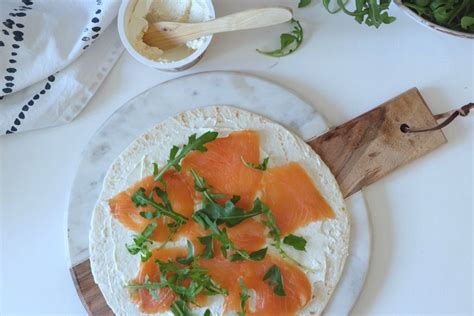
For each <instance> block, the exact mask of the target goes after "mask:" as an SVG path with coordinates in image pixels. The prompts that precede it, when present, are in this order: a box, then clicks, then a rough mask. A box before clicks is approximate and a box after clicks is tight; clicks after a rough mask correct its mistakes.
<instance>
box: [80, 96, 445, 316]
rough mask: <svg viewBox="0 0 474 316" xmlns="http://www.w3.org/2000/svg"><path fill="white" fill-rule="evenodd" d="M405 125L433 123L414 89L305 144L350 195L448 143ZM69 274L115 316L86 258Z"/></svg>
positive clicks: (97, 309) (95, 305)
mask: <svg viewBox="0 0 474 316" xmlns="http://www.w3.org/2000/svg"><path fill="white" fill-rule="evenodd" d="M404 123H405V124H408V125H409V126H413V127H431V126H435V125H436V120H435V119H434V117H433V114H432V113H431V111H430V109H429V108H428V106H427V105H426V103H425V101H424V100H423V98H422V96H421V95H420V93H419V91H418V90H417V89H416V88H413V89H411V90H408V91H407V92H405V93H403V94H401V95H399V96H398V97H396V98H394V99H392V100H390V101H387V102H386V103H384V104H382V105H380V106H379V107H377V108H375V109H373V110H371V111H369V112H367V113H365V114H362V115H361V116H359V117H357V118H355V119H353V120H351V121H349V122H347V123H345V124H343V125H341V126H338V127H336V128H334V129H331V130H330V131H328V132H327V133H325V134H323V135H321V136H319V137H316V138H313V139H311V140H309V141H308V142H307V143H308V144H309V145H310V146H311V147H312V148H313V149H314V150H315V151H316V152H317V153H318V154H319V155H320V156H321V157H322V159H323V160H324V162H325V163H326V164H327V165H328V167H329V168H330V169H331V171H332V172H333V174H334V175H335V177H336V179H337V181H338V183H339V185H340V187H341V191H342V193H343V195H344V197H348V196H350V195H352V194H354V193H355V192H357V191H359V190H361V189H362V188H364V187H366V186H368V185H370V184H372V183H374V182H376V181H377V180H379V179H381V178H382V177H384V176H386V175H387V174H389V173H390V172H392V171H394V170H395V169H397V168H399V167H401V166H403V165H405V164H407V163H409V162H410V161H413V160H415V159H417V158H419V157H421V156H423V155H425V154H427V153H429V152H431V151H432V150H434V149H436V148H438V147H439V146H441V145H442V144H445V143H446V142H447V140H446V137H445V136H444V134H443V132H442V131H441V130H438V131H434V132H429V133H419V134H405V133H403V132H402V131H401V129H400V126H401V124H404ZM71 274H72V277H73V279H74V283H75V286H76V289H77V292H78V294H79V296H80V298H81V300H82V302H83V304H84V306H85V308H86V310H87V312H88V313H89V314H90V315H100V316H102V315H104V316H108V315H113V313H112V311H111V310H110V308H109V307H108V305H107V303H106V301H105V299H104V297H103V295H102V293H101V292H100V289H99V287H98V286H97V285H96V284H95V282H94V279H93V276H92V272H91V269H90V262H89V260H86V261H84V262H82V263H80V264H78V265H76V266H74V267H72V268H71Z"/></svg>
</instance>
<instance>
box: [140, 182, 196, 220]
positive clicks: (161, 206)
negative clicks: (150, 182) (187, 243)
mask: <svg viewBox="0 0 474 316" xmlns="http://www.w3.org/2000/svg"><path fill="white" fill-rule="evenodd" d="M153 191H154V192H155V193H156V194H157V195H158V196H159V197H160V198H161V200H162V201H163V203H157V202H156V201H155V200H154V199H153V194H152V193H150V194H149V195H148V196H146V194H145V189H144V188H140V189H138V190H137V192H135V194H133V195H132V201H133V203H135V206H137V207H142V206H147V205H150V206H151V207H153V208H154V209H155V210H156V211H155V212H141V213H140V215H141V216H142V217H144V218H146V219H153V218H158V217H160V216H162V215H163V216H168V217H170V218H171V219H173V220H175V221H176V222H179V223H183V224H184V223H186V222H187V220H188V218H187V217H185V216H183V215H181V214H179V213H177V212H175V211H174V210H173V207H172V206H171V203H170V201H169V199H168V195H167V194H166V192H164V191H163V190H161V189H160V188H159V187H155V188H154V189H153Z"/></svg>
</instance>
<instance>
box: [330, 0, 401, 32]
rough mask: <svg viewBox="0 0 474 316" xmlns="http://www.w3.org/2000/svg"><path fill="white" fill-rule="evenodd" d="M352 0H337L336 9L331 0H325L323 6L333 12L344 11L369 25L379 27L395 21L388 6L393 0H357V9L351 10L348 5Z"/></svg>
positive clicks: (359, 21)
mask: <svg viewBox="0 0 474 316" xmlns="http://www.w3.org/2000/svg"><path fill="white" fill-rule="evenodd" d="M349 1H350V0H335V2H336V9H331V0H323V6H324V7H325V8H326V10H327V11H328V12H329V13H331V14H334V13H337V12H339V11H341V10H342V11H343V12H344V13H346V14H347V15H350V16H353V17H354V19H355V20H356V21H357V22H358V23H360V24H362V23H365V24H366V25H368V26H375V27H376V28H379V27H380V25H382V24H390V23H392V22H393V21H395V17H393V16H389V15H388V12H387V11H388V7H389V6H390V2H391V0H355V9H354V11H350V10H349V9H347V7H346V5H347V3H348V2H349Z"/></svg>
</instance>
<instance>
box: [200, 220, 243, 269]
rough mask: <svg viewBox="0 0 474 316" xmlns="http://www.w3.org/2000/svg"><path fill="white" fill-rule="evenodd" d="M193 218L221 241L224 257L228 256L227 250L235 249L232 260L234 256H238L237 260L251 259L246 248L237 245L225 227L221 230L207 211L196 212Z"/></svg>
mask: <svg viewBox="0 0 474 316" xmlns="http://www.w3.org/2000/svg"><path fill="white" fill-rule="evenodd" d="M192 218H193V220H194V221H195V222H196V223H198V224H199V225H200V226H201V227H203V228H204V229H209V230H210V231H211V237H212V238H213V239H215V240H217V241H219V242H220V244H221V252H222V255H223V256H224V258H227V251H233V252H234V253H233V254H232V255H231V260H232V258H237V260H244V259H250V256H249V254H248V253H247V252H246V251H245V250H241V249H238V248H237V247H235V245H234V243H233V242H232V240H230V238H229V235H228V234H227V230H226V229H225V228H224V229H222V230H221V229H220V228H219V227H218V226H217V224H216V222H215V221H212V220H211V219H210V218H209V216H207V215H206V214H205V213H203V212H200V213H199V212H195V213H194V214H193V216H192ZM206 237H207V236H206ZM201 243H202V241H201ZM209 243H210V241H209ZM241 258H242V259H241ZM234 261H235V260H234Z"/></svg>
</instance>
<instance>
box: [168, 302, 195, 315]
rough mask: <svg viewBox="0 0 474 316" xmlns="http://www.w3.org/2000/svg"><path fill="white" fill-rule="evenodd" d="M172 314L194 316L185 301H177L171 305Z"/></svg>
mask: <svg viewBox="0 0 474 316" xmlns="http://www.w3.org/2000/svg"><path fill="white" fill-rule="evenodd" d="M171 312H172V313H173V315H175V316H192V315H193V314H192V313H191V310H190V309H189V307H188V305H187V304H186V302H185V301H182V300H177V301H174V302H173V304H171Z"/></svg>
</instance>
